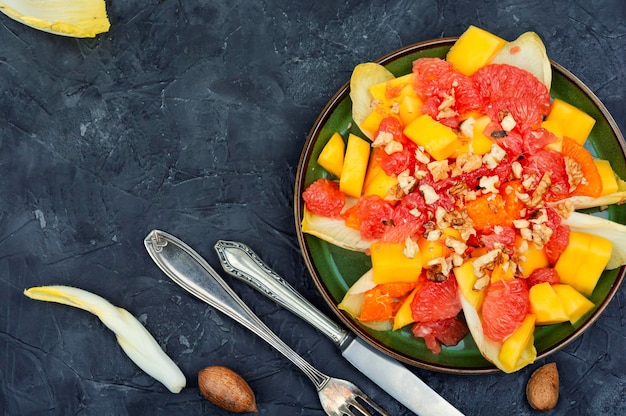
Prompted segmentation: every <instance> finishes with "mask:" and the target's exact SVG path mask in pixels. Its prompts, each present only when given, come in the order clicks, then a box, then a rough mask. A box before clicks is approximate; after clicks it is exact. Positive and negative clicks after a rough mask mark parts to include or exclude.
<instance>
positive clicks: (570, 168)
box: [565, 156, 585, 192]
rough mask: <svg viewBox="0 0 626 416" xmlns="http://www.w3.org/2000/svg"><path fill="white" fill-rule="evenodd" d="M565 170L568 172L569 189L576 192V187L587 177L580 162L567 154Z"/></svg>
mask: <svg viewBox="0 0 626 416" xmlns="http://www.w3.org/2000/svg"><path fill="white" fill-rule="evenodd" d="M565 172H566V173H567V181H568V183H569V191H570V192H574V191H575V190H576V187H577V186H578V185H580V184H581V183H582V181H583V180H584V179H585V176H584V175H583V170H582V168H581V166H580V163H578V162H577V161H576V160H574V159H572V158H571V157H567V156H565Z"/></svg>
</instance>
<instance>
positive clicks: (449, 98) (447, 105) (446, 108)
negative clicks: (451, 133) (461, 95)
mask: <svg viewBox="0 0 626 416" xmlns="http://www.w3.org/2000/svg"><path fill="white" fill-rule="evenodd" d="M455 103H456V98H454V88H453V89H452V90H451V91H450V94H444V96H443V101H442V102H441V104H439V107H437V110H439V113H438V114H437V120H440V119H442V118H448V117H454V116H456V115H457V112H456V111H454V109H453V108H452V106H454V104H455Z"/></svg>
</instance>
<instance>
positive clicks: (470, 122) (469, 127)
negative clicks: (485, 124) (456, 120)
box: [459, 117, 476, 139]
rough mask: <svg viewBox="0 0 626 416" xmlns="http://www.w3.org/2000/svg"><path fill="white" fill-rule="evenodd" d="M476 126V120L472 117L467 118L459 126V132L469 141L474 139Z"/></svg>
mask: <svg viewBox="0 0 626 416" xmlns="http://www.w3.org/2000/svg"><path fill="white" fill-rule="evenodd" d="M475 125H476V120H475V119H474V117H468V118H467V119H466V120H464V121H463V122H462V123H461V125H460V126H459V130H460V131H461V134H462V135H463V136H464V137H468V138H470V139H473V138H474V126H475Z"/></svg>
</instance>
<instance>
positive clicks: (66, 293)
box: [24, 286, 186, 393]
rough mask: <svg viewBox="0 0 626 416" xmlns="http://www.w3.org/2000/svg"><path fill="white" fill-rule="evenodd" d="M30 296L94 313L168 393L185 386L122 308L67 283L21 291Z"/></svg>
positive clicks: (179, 374) (145, 332) (149, 337)
mask: <svg viewBox="0 0 626 416" xmlns="http://www.w3.org/2000/svg"><path fill="white" fill-rule="evenodd" d="M24 295H26V296H28V297H29V298H31V299H36V300H42V301H46V302H56V303H62V304H64V305H69V306H73V307H75V308H79V309H83V310H86V311H88V312H91V313H93V314H94V315H96V316H97V317H98V318H100V320H101V321H102V323H103V324H104V325H105V326H106V327H107V328H109V329H110V330H111V331H113V332H114V333H115V337H116V338H117V341H118V343H119V344H120V346H121V347H122V349H123V350H124V352H125V353H126V354H127V355H128V357H129V358H130V359H131V360H133V362H134V363H135V364H137V365H138V366H139V368H141V369H142V370H144V371H145V372H146V373H148V374H149V375H150V376H152V377H154V378H155V379H157V380H159V381H160V382H161V383H163V385H164V386H165V387H167V389H168V390H169V391H171V392H172V393H178V392H180V391H181V390H182V389H183V387H185V384H186V379H185V375H184V374H183V373H182V371H181V370H180V369H179V368H178V366H177V365H176V364H175V363H174V362H173V361H172V360H171V359H170V358H169V357H168V356H167V354H165V352H163V350H162V349H161V347H160V346H159V344H158V343H157V341H156V340H155V339H154V338H153V337H152V335H151V334H150V333H149V332H148V330H147V329H146V328H145V327H144V326H143V325H142V324H141V322H139V321H138V320H137V318H135V317H134V316H133V315H132V314H131V313H130V312H128V311H127V310H126V309H122V308H118V307H116V306H114V305H112V304H111V303H110V302H109V301H107V300H106V299H104V298H102V297H100V296H98V295H96V294H94V293H91V292H88V291H86V290H83V289H78V288H75V287H69V286H38V287H31V288H30V289H27V290H25V291H24Z"/></svg>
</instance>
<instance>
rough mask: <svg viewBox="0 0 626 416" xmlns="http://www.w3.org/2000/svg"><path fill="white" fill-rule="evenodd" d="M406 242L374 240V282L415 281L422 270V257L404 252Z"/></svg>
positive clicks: (372, 249) (372, 247) (371, 249)
mask: <svg viewBox="0 0 626 416" xmlns="http://www.w3.org/2000/svg"><path fill="white" fill-rule="evenodd" d="M404 248H405V245H404V243H384V242H379V241H377V242H374V243H372V245H371V248H370V251H371V256H372V269H373V272H374V283H376V284H382V283H392V282H415V281H417V278H418V277H419V275H420V273H421V272H422V257H421V255H420V253H416V254H415V256H413V258H409V257H407V256H406V255H405V254H404Z"/></svg>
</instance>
